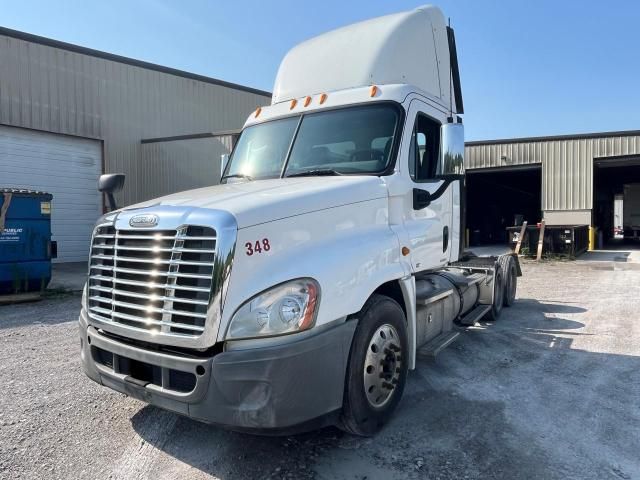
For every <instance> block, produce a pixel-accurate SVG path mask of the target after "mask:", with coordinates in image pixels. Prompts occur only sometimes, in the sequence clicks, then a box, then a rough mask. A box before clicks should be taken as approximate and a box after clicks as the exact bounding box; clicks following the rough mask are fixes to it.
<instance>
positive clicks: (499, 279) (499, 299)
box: [487, 263, 504, 322]
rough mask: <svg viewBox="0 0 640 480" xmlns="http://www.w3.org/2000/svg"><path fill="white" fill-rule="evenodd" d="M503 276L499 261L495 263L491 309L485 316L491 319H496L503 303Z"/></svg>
mask: <svg viewBox="0 0 640 480" xmlns="http://www.w3.org/2000/svg"><path fill="white" fill-rule="evenodd" d="M503 298H504V277H503V274H502V268H501V267H500V264H499V263H496V273H495V279H494V282H493V304H492V305H491V310H489V312H488V313H487V317H488V318H489V320H491V321H494V322H495V321H496V320H498V318H499V317H500V314H501V313H502V307H503V305H504V300H503Z"/></svg>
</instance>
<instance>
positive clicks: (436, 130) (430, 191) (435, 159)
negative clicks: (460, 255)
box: [401, 100, 453, 272]
mask: <svg viewBox="0 0 640 480" xmlns="http://www.w3.org/2000/svg"><path fill="white" fill-rule="evenodd" d="M428 111H431V113H432V114H434V113H435V112H433V111H432V109H430V108H429V107H428V106H427V105H425V104H424V103H423V102H420V101H417V100H414V101H413V102H411V107H410V108H409V112H408V115H409V118H407V121H408V123H409V122H411V119H412V118H413V130H412V131H411V137H410V140H409V142H410V143H409V145H408V147H409V148H406V149H403V150H404V152H405V155H406V157H405V158H403V159H401V161H402V162H404V163H405V165H406V169H404V170H405V171H406V172H407V173H408V177H409V178H408V184H407V185H408V186H409V187H410V188H409V189H408V190H409V191H407V192H406V195H405V201H404V202H403V203H404V208H405V215H404V218H405V228H406V230H407V232H406V233H407V234H408V237H409V241H410V243H411V245H410V256H411V264H412V269H413V271H414V272H418V271H422V270H431V269H437V268H440V267H442V266H445V265H446V264H447V263H448V262H449V252H450V249H451V243H452V242H451V236H452V214H453V212H452V209H453V208H452V200H453V197H452V190H453V189H452V188H451V185H450V182H448V181H447V180H445V179H442V178H439V177H438V171H439V165H438V163H439V157H440V127H441V122H440V121H438V120H436V119H435V118H434V116H431V115H429V114H428V113H427V112H428Z"/></svg>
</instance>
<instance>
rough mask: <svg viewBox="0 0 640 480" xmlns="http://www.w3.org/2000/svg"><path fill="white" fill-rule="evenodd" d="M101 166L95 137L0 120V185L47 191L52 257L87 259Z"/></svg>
mask: <svg viewBox="0 0 640 480" xmlns="http://www.w3.org/2000/svg"><path fill="white" fill-rule="evenodd" d="M101 171H102V144H101V142H99V141H97V140H89V139H84V138H77V137H70V136H66V135H57V134H52V133H44V132H38V131H34V130H26V129H22V128H15V127H7V126H3V125H0V188H2V187H13V188H28V189H31V190H42V191H45V192H48V193H51V194H52V195H53V202H52V212H51V231H52V234H53V240H55V241H57V242H58V258H57V260H54V261H57V262H79V261H86V260H87V256H88V252H89V242H90V239H91V229H92V227H93V224H94V223H95V221H96V219H97V218H98V216H99V215H100V213H101V209H102V199H101V196H100V194H99V193H98V191H97V182H98V176H99V175H100V173H101Z"/></svg>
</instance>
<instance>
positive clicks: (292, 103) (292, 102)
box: [289, 98, 298, 110]
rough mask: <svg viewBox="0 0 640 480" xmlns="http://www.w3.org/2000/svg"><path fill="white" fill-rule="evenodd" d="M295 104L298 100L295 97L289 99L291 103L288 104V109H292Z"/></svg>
mask: <svg viewBox="0 0 640 480" xmlns="http://www.w3.org/2000/svg"><path fill="white" fill-rule="evenodd" d="M297 104H298V100H296V99H295V98H294V99H293V100H291V104H289V110H293V109H294V108H296V105H297Z"/></svg>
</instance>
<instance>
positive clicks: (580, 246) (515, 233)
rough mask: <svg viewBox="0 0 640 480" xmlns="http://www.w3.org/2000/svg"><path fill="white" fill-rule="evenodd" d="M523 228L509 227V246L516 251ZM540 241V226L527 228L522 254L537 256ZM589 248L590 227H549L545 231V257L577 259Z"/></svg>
mask: <svg viewBox="0 0 640 480" xmlns="http://www.w3.org/2000/svg"><path fill="white" fill-rule="evenodd" d="M521 229H522V227H521V226H519V227H516V226H514V227H507V236H508V241H509V245H510V246H511V248H512V249H515V246H516V245H517V243H518V241H519V240H520V232H521ZM539 239H540V224H538V225H529V226H527V227H526V228H525V231H524V235H523V238H522V241H521V245H520V252H519V253H520V254H522V255H525V256H533V255H535V254H536V250H537V245H538V242H539ZM588 247H589V226H588V225H547V226H546V227H545V230H544V239H543V247H542V254H543V256H554V255H555V256H560V257H568V258H570V259H575V258H576V257H578V256H580V255H582V254H583V253H584V252H586V251H587V248H588Z"/></svg>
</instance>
